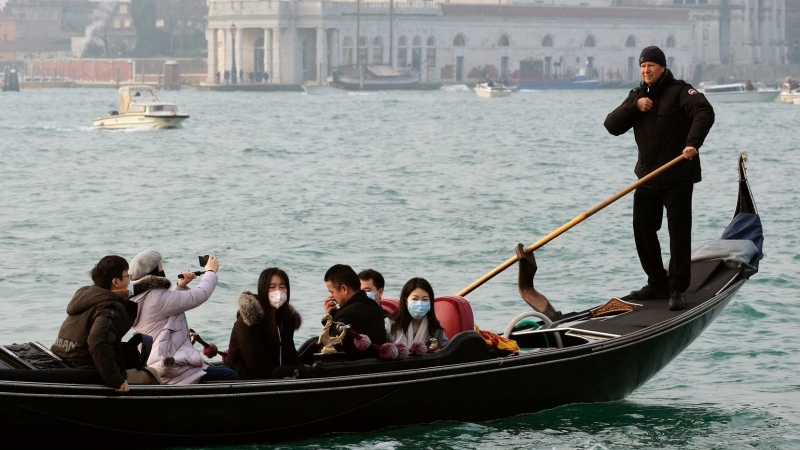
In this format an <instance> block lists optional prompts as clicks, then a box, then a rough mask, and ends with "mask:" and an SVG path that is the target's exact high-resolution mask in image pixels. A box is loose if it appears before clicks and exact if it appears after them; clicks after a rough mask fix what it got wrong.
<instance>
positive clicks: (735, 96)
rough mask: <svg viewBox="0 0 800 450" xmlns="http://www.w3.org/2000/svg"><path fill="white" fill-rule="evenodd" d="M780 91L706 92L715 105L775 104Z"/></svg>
mask: <svg viewBox="0 0 800 450" xmlns="http://www.w3.org/2000/svg"><path fill="white" fill-rule="evenodd" d="M779 94H780V91H742V92H719V93H715V92H706V93H705V95H706V98H707V99H708V101H709V102H711V103H712V104H713V103H767V102H773V101H775V99H776V98H777V97H778V95H779Z"/></svg>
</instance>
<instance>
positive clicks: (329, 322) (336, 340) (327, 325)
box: [317, 314, 350, 355]
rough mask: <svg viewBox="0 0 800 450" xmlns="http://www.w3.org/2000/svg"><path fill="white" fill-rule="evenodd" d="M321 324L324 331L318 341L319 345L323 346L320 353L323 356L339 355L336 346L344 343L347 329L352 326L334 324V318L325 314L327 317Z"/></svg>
mask: <svg viewBox="0 0 800 450" xmlns="http://www.w3.org/2000/svg"><path fill="white" fill-rule="evenodd" d="M321 322H322V325H323V327H324V328H323V329H322V333H320V335H319V339H318V340H317V344H322V345H323V347H322V350H321V351H320V353H322V354H323V355H329V354H331V353H338V352H339V351H338V350H336V349H335V348H334V346H335V345H339V344H341V343H342V342H344V338H345V336H347V329H348V328H350V326H349V325H345V324H343V323H341V322H334V321H333V317H331V316H330V314H325V316H324V317H323V318H322V319H321ZM331 332H333V333H338V335H332V334H331Z"/></svg>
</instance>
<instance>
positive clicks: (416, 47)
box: [411, 36, 422, 70]
mask: <svg viewBox="0 0 800 450" xmlns="http://www.w3.org/2000/svg"><path fill="white" fill-rule="evenodd" d="M411 47H412V48H411V68H412V69H414V70H420V69H421V68H422V38H421V37H419V36H414V40H413V41H411Z"/></svg>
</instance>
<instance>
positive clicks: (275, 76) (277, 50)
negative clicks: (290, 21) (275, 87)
mask: <svg viewBox="0 0 800 450" xmlns="http://www.w3.org/2000/svg"><path fill="white" fill-rule="evenodd" d="M282 45H283V39H281V29H280V28H273V29H272V74H271V75H270V79H272V80H273V82H274V83H279V84H280V83H282V82H283V78H282V77H281V46H282Z"/></svg>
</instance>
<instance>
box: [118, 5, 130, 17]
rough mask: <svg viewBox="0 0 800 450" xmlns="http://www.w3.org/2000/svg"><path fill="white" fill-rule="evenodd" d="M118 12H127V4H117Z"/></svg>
mask: <svg viewBox="0 0 800 450" xmlns="http://www.w3.org/2000/svg"><path fill="white" fill-rule="evenodd" d="M119 12H120V14H127V13H128V5H126V4H125V3H120V4H119Z"/></svg>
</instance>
